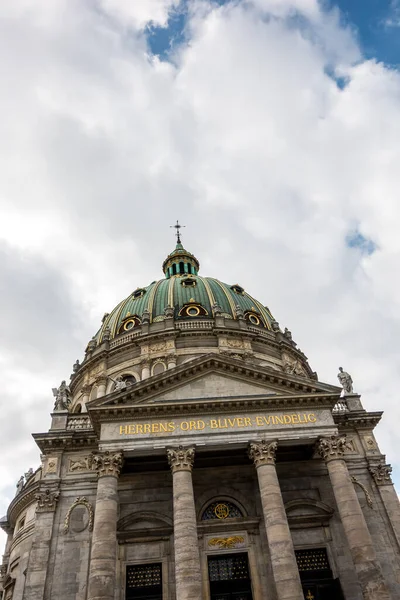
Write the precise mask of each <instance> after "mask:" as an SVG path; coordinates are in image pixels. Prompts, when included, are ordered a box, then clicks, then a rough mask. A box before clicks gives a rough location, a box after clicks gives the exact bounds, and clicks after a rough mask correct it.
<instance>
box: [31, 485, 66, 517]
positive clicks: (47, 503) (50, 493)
mask: <svg viewBox="0 0 400 600" xmlns="http://www.w3.org/2000/svg"><path fill="white" fill-rule="evenodd" d="M59 496H60V492H59V491H58V490H55V489H54V488H43V489H41V490H40V491H39V493H38V494H35V500H36V501H37V505H36V512H37V513H40V512H54V511H55V510H56V507H57V502H58V498H59Z"/></svg>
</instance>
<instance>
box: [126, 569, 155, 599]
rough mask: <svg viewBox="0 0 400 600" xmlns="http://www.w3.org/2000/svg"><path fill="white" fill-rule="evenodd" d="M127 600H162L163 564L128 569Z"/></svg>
mask: <svg viewBox="0 0 400 600" xmlns="http://www.w3.org/2000/svg"><path fill="white" fill-rule="evenodd" d="M126 600H162V566H161V563H153V564H151V565H150V564H146V565H129V566H128V567H127V568H126Z"/></svg>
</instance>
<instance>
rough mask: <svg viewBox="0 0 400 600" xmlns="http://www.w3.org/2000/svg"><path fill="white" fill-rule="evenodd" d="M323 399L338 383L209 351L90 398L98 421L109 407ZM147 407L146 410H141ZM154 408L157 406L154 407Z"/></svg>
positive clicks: (332, 395) (330, 397)
mask: <svg viewBox="0 0 400 600" xmlns="http://www.w3.org/2000/svg"><path fill="white" fill-rule="evenodd" d="M302 398H303V399H304V398H307V401H308V400H309V398H314V399H316V398H318V399H321V400H323V401H324V402H325V406H327V405H328V406H329V405H332V406H333V404H334V402H335V401H337V399H338V398H339V392H338V390H337V388H336V387H334V386H329V385H326V384H320V383H319V382H316V381H315V380H312V379H306V378H302V377H298V376H294V375H287V374H286V373H283V372H281V371H276V370H274V369H272V368H270V367H259V366H254V365H248V364H246V363H244V362H243V361H242V360H235V359H231V358H228V357H221V356H215V355H206V356H202V357H200V358H198V359H195V360H192V361H190V362H188V363H185V364H183V365H180V366H178V367H175V368H174V369H171V370H167V371H165V372H164V373H161V374H160V375H156V376H153V377H150V378H148V379H146V380H144V381H140V382H138V383H136V384H134V385H132V386H130V387H129V388H128V389H127V390H125V391H122V392H121V391H119V392H113V393H111V394H108V395H107V396H104V397H102V398H98V399H95V400H92V401H91V402H89V404H88V405H87V406H88V410H89V413H90V414H91V417H92V421H96V420H98V418H100V412H101V413H104V411H106V412H108V413H110V411H113V412H114V414H117V412H118V414H120V412H121V411H123V410H126V409H128V408H132V409H134V410H135V411H136V410H137V411H142V410H144V409H145V407H146V410H158V409H157V407H159V406H160V405H162V406H163V407H165V408H166V409H167V407H173V406H175V407H176V406H177V405H179V406H182V405H190V406H193V405H197V403H202V404H203V403H207V404H210V402H214V401H215V402H216V403H218V404H221V405H222V404H225V403H228V402H230V403H232V402H239V403H247V402H249V403H254V402H256V403H257V402H270V403H271V404H273V403H274V402H277V403H280V402H286V400H284V399H288V400H287V401H288V403H289V405H290V404H293V405H294V404H295V403H296V402H297V399H299V401H300V402H303V400H301V399H302ZM141 406H143V408H140V407H141ZM150 407H154V409H151V408H150Z"/></svg>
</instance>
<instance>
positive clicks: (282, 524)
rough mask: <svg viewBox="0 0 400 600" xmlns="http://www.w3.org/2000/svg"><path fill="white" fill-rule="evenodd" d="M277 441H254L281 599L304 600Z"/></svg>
mask: <svg viewBox="0 0 400 600" xmlns="http://www.w3.org/2000/svg"><path fill="white" fill-rule="evenodd" d="M277 447H278V444H277V442H266V441H264V440H263V441H261V442H251V443H250V448H249V456H250V458H251V459H252V460H253V461H254V464H255V466H256V469H257V476H258V484H259V486H260V495H261V503H262V507H263V513H264V522H265V529H266V532H267V539H268V546H269V552H270V556H271V566H272V572H273V574H274V580H275V586H276V594H277V598H278V600H303V598H304V595H303V590H302V587H301V582H300V575H299V569H298V567H297V562H296V556H295V553H294V548H293V541H292V536H291V534H290V529H289V523H288V521H287V517H286V511H285V507H284V504H283V499H282V494H281V489H280V487H279V481H278V476H277V473H276V468H275V453H276V449H277Z"/></svg>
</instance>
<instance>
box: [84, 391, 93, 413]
mask: <svg viewBox="0 0 400 600" xmlns="http://www.w3.org/2000/svg"><path fill="white" fill-rule="evenodd" d="M91 389H92V388H91V387H90V385H84V386H83V387H82V390H81V392H82V398H81V404H82V412H87V408H86V404H87V403H88V402H89V398H90V392H91Z"/></svg>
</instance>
